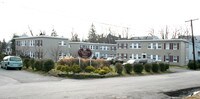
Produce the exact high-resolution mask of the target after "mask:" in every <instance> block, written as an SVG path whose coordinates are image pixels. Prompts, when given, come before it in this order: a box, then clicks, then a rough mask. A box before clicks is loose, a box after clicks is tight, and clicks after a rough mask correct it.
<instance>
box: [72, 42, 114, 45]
mask: <svg viewBox="0 0 200 99" xmlns="http://www.w3.org/2000/svg"><path fill="white" fill-rule="evenodd" d="M69 44H92V45H96V44H98V45H116V44H109V43H91V42H69Z"/></svg>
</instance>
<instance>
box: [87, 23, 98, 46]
mask: <svg viewBox="0 0 200 99" xmlns="http://www.w3.org/2000/svg"><path fill="white" fill-rule="evenodd" d="M88 41H89V42H92V43H97V34H96V29H95V26H94V24H92V25H91V28H90V31H89V35H88Z"/></svg>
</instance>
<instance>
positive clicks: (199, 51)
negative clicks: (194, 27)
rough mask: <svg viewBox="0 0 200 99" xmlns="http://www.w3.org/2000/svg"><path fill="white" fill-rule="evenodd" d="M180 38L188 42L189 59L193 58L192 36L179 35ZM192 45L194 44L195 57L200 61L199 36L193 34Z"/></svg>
mask: <svg viewBox="0 0 200 99" xmlns="http://www.w3.org/2000/svg"><path fill="white" fill-rule="evenodd" d="M179 38H181V39H185V40H187V41H188V42H189V53H188V54H189V60H190V61H191V60H193V44H192V36H179ZM194 45H195V47H194V48H195V53H194V55H195V59H196V60H198V61H200V36H194Z"/></svg>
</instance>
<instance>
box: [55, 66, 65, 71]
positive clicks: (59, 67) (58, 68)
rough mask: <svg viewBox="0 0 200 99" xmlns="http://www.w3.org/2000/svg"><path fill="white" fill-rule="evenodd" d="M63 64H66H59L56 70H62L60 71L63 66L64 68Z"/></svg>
mask: <svg viewBox="0 0 200 99" xmlns="http://www.w3.org/2000/svg"><path fill="white" fill-rule="evenodd" d="M63 66H64V65H57V67H56V70H60V71H61V68H62V67H63Z"/></svg>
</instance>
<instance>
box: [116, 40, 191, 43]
mask: <svg viewBox="0 0 200 99" xmlns="http://www.w3.org/2000/svg"><path fill="white" fill-rule="evenodd" d="M115 41H116V42H121V41H122V42H130V41H136V42H141V41H142V42H152V41H153V42H155V41H161V42H164V41H182V42H187V43H188V41H187V40H185V39H153V40H115Z"/></svg>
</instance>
